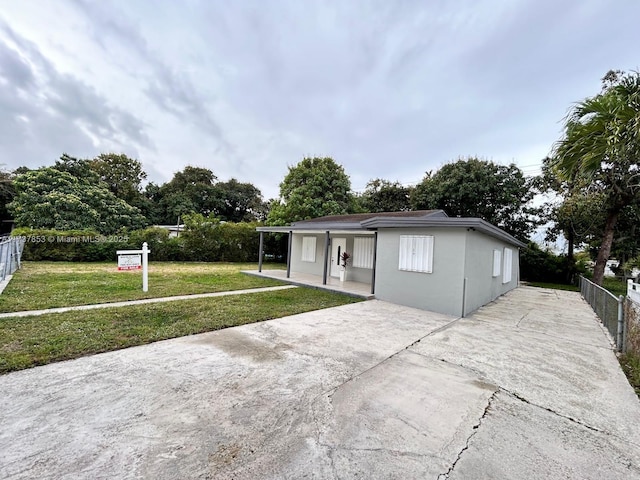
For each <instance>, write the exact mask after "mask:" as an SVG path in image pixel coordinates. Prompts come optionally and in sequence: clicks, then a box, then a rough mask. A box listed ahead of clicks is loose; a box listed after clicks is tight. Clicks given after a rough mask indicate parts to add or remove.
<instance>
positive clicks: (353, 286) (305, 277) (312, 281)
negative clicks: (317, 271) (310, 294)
mask: <svg viewBox="0 0 640 480" xmlns="http://www.w3.org/2000/svg"><path fill="white" fill-rule="evenodd" d="M242 273H246V274H248V275H254V276H256V277H264V278H272V279H274V280H280V281H282V282H286V283H290V284H292V285H299V286H302V287H309V288H317V289H319V290H328V291H330V292H339V293H343V294H345V295H350V296H352V297H358V298H364V299H367V300H371V299H373V298H375V296H374V295H373V294H372V293H371V285H370V284H369V283H361V282H353V281H349V280H347V281H344V282H341V281H340V280H339V279H337V278H334V277H327V283H326V285H323V284H322V277H321V276H319V275H312V274H309V273H300V272H291V273H290V276H289V278H287V271H286V270H263V271H261V272H259V271H257V270H246V271H243V272H242Z"/></svg>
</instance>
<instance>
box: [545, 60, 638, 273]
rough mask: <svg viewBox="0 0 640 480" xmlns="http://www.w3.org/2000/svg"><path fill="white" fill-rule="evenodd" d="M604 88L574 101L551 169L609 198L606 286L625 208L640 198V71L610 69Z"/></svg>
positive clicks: (600, 265) (600, 261) (603, 251)
mask: <svg viewBox="0 0 640 480" xmlns="http://www.w3.org/2000/svg"><path fill="white" fill-rule="evenodd" d="M603 84H604V86H603V90H602V92H601V93H600V94H598V95H596V96H595V97H591V98H587V99H585V100H584V101H582V102H580V103H578V104H576V106H575V107H574V108H573V109H572V110H571V111H570V112H569V115H568V116H567V119H566V122H565V134H564V137H563V138H562V139H561V140H559V141H558V142H557V143H556V145H555V147H554V155H553V160H552V168H553V169H554V171H555V172H556V174H557V175H558V176H559V177H560V178H562V179H564V180H567V181H569V183H570V185H571V188H572V190H573V191H574V192H581V193H582V194H585V195H589V194H600V195H604V197H605V206H606V207H605V208H606V221H605V226H604V230H603V232H602V242H601V244H600V248H599V250H598V256H597V259H596V265H595V268H594V272H593V281H594V282H595V283H596V284H598V285H602V280H603V277H604V268H605V265H606V262H607V260H608V258H609V254H610V253H611V246H612V244H613V235H614V232H615V228H616V223H617V221H618V217H619V216H620V213H621V211H622V209H623V208H624V207H626V206H628V205H631V204H633V203H634V202H637V201H639V200H640V197H639V193H640V164H639V162H640V155H639V154H640V73H638V72H632V73H628V74H623V73H622V72H613V71H612V72H609V73H608V74H607V75H606V76H605V77H604V79H603Z"/></svg>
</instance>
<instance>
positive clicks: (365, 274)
mask: <svg viewBox="0 0 640 480" xmlns="http://www.w3.org/2000/svg"><path fill="white" fill-rule="evenodd" d="M357 236H360V235H336V237H342V238H346V239H347V252H349V253H350V254H351V255H353V250H354V249H353V240H354V238H355V237H357ZM351 261H353V257H352V258H351ZM372 270H373V269H371V268H356V267H354V266H353V263H351V265H350V266H348V267H347V280H350V281H352V282H360V283H369V284H370V283H371V272H372Z"/></svg>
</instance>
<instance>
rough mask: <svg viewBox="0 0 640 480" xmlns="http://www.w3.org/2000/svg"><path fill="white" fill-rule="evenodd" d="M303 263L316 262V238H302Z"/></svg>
mask: <svg viewBox="0 0 640 480" xmlns="http://www.w3.org/2000/svg"><path fill="white" fill-rule="evenodd" d="M302 261H303V262H311V263H314V262H315V261H316V237H302Z"/></svg>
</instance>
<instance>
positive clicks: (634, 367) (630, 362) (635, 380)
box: [620, 353, 640, 397]
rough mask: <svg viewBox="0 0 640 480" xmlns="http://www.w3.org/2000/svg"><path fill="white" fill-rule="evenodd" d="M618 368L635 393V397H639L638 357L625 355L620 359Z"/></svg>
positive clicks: (639, 356)
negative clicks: (619, 367) (620, 368)
mask: <svg viewBox="0 0 640 480" xmlns="http://www.w3.org/2000/svg"><path fill="white" fill-rule="evenodd" d="M620 366H621V367H622V370H624V373H625V375H626V376H627V378H628V379H629V383H630V384H631V386H632V387H633V388H634V390H635V391H636V395H638V397H640V355H634V354H632V353H625V354H624V355H622V356H621V357H620Z"/></svg>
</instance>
